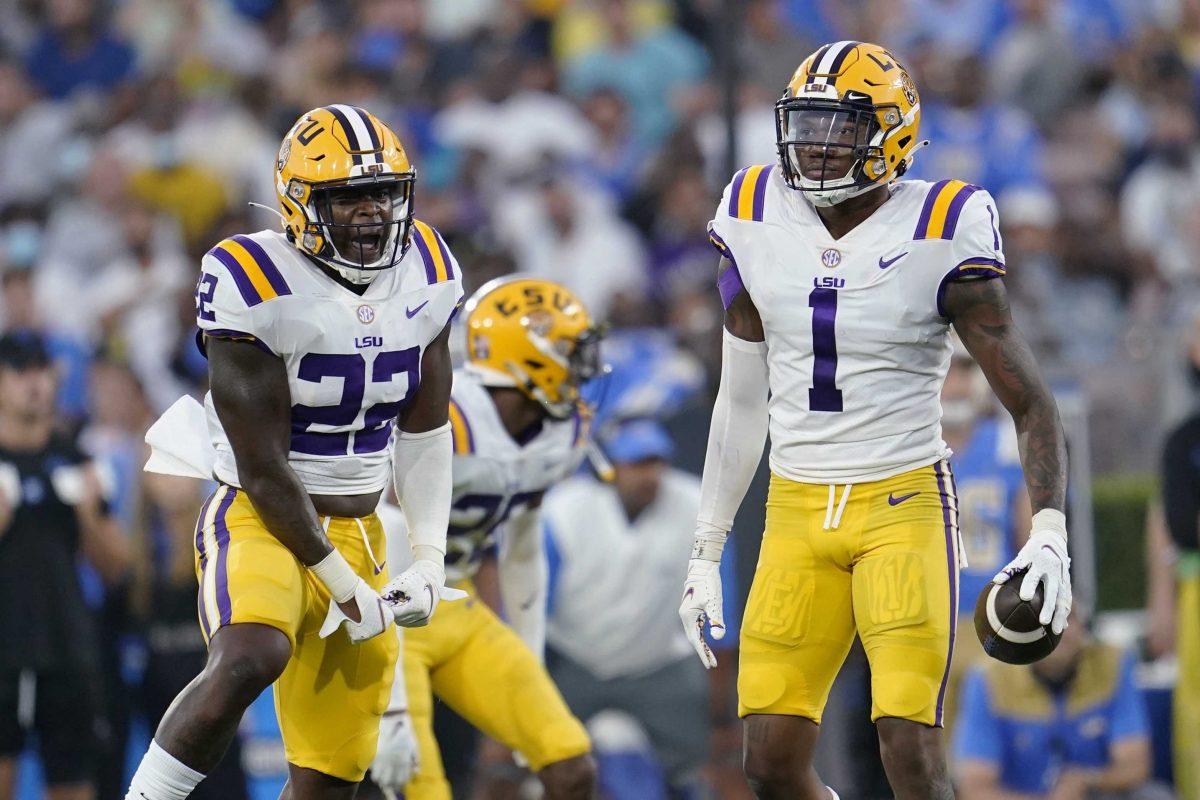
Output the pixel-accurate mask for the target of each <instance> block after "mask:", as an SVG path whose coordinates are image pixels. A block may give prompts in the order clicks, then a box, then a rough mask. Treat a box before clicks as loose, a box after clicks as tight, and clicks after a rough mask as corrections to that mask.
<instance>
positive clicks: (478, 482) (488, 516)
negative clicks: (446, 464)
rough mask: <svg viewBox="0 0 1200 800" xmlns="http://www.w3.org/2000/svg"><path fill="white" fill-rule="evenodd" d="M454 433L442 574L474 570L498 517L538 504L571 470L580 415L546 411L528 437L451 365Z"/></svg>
mask: <svg viewBox="0 0 1200 800" xmlns="http://www.w3.org/2000/svg"><path fill="white" fill-rule="evenodd" d="M450 425H451V428H452V430H453V434H454V464H453V467H452V469H451V471H452V473H453V480H454V491H453V500H452V502H451V508H450V529H449V532H448V533H447V537H446V574H447V576H448V577H449V578H450V579H451V580H462V579H465V578H469V577H471V576H472V575H474V574H475V572H476V571H477V570H478V568H479V564H480V563H481V562H482V560H483V557H484V555H485V553H486V552H487V551H488V549H489V548H490V547H491V546H492V545H493V544H494V543H495V541H496V539H495V537H496V533H497V531H498V530H499V529H500V526H501V525H502V523H504V522H505V521H506V520H507V519H509V518H510V517H512V516H513V515H515V514H519V513H523V512H525V511H528V510H530V509H532V508H536V507H538V506H540V505H541V501H542V495H544V494H545V493H546V490H547V489H549V488H550V487H551V486H553V485H554V484H556V483H558V482H559V481H561V480H563V479H564V478H567V477H569V476H570V475H572V474H573V473H574V472H575V470H576V469H578V467H579V464H580V462H581V461H582V460H583V456H584V444H585V442H586V439H587V434H588V430H587V428H588V425H587V421H586V420H585V419H584V417H583V415H582V414H580V413H578V412H577V413H576V414H575V415H574V416H573V417H572V418H571V419H566V420H555V419H550V418H548V417H547V418H546V419H545V420H544V421H543V422H542V425H541V427H540V428H538V429H536V430H535V431H533V432H531V433H530V438H529V439H528V440H526V441H524V442H517V441H514V440H513V437H512V436H510V435H509V433H508V431H507V429H505V427H504V423H503V422H502V421H501V419H500V413H499V411H497V409H496V405H495V403H494V402H492V397H491V395H490V394H489V393H488V391H487V389H486V388H484V386H483V385H482V384H481V383H480V381H479V378H478V377H477V376H475V375H474V374H473V373H471V372H469V371H467V370H463V369H459V370H455V372H454V390H453V393H452V396H451V401H450Z"/></svg>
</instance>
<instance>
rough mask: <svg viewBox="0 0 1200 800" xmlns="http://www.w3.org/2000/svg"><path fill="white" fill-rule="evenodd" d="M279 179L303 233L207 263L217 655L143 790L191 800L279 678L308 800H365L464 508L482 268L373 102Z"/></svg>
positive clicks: (221, 253) (203, 575)
mask: <svg viewBox="0 0 1200 800" xmlns="http://www.w3.org/2000/svg"><path fill="white" fill-rule="evenodd" d="M275 166H276V170H275V178H276V190H277V194H278V200H279V209H280V216H281V217H282V221H283V226H282V230H264V231H260V232H257V233H252V234H249V235H244V236H242V235H236V236H231V237H230V238H228V239H225V240H223V241H221V242H219V243H217V244H216V245H215V246H214V247H213V248H212V249H211V250H210V251H209V252H208V253H207V254H206V255H205V256H204V258H203V260H202V262H201V272H200V276H199V280H198V286H197V290H196V301H197V324H198V326H199V329H200V337H199V342H200V345H201V348H202V349H203V350H204V351H205V352H206V355H207V357H208V360H209V375H210V391H209V393H208V395H207V397H206V398H205V408H206V412H207V428H208V434H209V437H210V439H211V442H212V448H213V450H214V451H215V457H214V459H211V460H210V463H212V476H213V477H214V478H215V479H216V481H217V489H216V491H215V492H214V493H213V494H212V496H211V497H209V499H208V501H207V502H206V503H205V504H204V506H203V508H202V510H201V512H200V519H199V521H198V523H197V526H196V537H195V545H196V572H197V576H198V578H199V582H200V591H199V612H200V613H199V617H200V625H201V628H202V630H203V633H204V637H205V641H206V642H207V644H208V647H209V659H208V662H207V664H206V666H205V669H204V672H203V673H202V674H201V675H200V676H199V677H198V678H197V679H196V680H195V681H193V682H192V684H190V685H189V686H188V687H187V688H186V689H185V690H184V691H183V692H182V693H181V694H180V696H179V697H178V698H177V699H176V701H175V702H174V704H173V705H172V707H171V710H170V711H168V712H167V714H166V716H165V717H164V719H163V721H162V723H161V724H160V726H159V728H158V731H157V732H156V734H155V737H154V742H153V743H152V744H151V746H150V750H149V752H148V753H147V755H146V757H145V758H144V759H143V762H142V764H141V766H140V767H139V769H138V772H137V774H136V775H135V776H134V779H133V784H132V786H131V788H130V790H129V794H128V797H129V798H131V800H179V799H180V798H183V797H186V796H187V795H188V793H189V792H190V790H191V788H192V787H194V786H195V785H196V783H197V782H198V781H199V779H200V778H202V777H203V773H204V772H206V771H207V770H208V769H209V768H211V767H212V766H214V765H215V763H216V762H217V760H218V759H219V758H220V756H221V753H222V751H223V750H224V748H225V746H226V745H227V743H228V742H229V741H230V738H231V737H232V736H233V735H234V733H235V731H236V728H237V723H238V720H239V719H240V717H241V715H242V712H243V711H244V710H245V708H246V706H247V705H248V704H249V703H250V701H251V700H253V699H254V698H255V697H256V696H258V694H259V693H261V691H262V690H263V689H265V688H266V687H267V686H268V685H270V684H272V683H273V684H274V685H275V701H276V710H277V713H278V716H279V723H280V728H281V730H282V733H283V743H284V749H285V752H286V754H287V759H288V762H289V785H288V788H286V789H285V790H284V794H285V795H286V796H289V797H292V796H294V797H308V798H344V797H349V796H352V795H353V794H354V791H355V789H354V784H356V783H357V782H358V781H360V780H361V779H362V777H363V775H364V774H365V772H366V769H367V767H368V766H369V765H370V763H371V760H372V759H373V757H374V755H375V750H376V742H377V739H378V734H379V723H380V719H381V717H382V714H383V711H384V710H385V708H386V706H387V702H388V698H389V696H390V688H391V681H392V677H393V675H394V667H395V662H396V659H397V655H398V650H399V647H398V644H397V641H396V637H395V635H394V634H392V633H391V631H392V630H393V629H394V628H395V624H400V625H424V624H426V623H427V622H428V620H429V618H430V617H431V616H432V615H433V613H434V609H435V607H436V606H437V601H438V599H439V597H443V596H449V595H453V594H454V593H452V592H448V591H447V590H446V589H445V587H444V586H443V583H444V580H445V573H444V564H443V560H444V555H445V548H446V524H447V519H448V516H449V508H450V488H451V486H450V477H451V475H450V464H451V455H452V451H451V445H452V434H451V430H450V424H449V420H448V415H447V406H448V402H449V395H450V384H451V376H452V369H451V363H450V351H449V347H448V336H449V325H450V321H451V319H452V318H453V316H454V314H455V311H456V310H457V309H458V307H459V305H460V303H461V301H462V296H463V290H462V283H461V280H460V279H461V272H460V270H459V267H458V265H457V264H456V263H455V261H454V258H453V257H452V256H451V255H450V252H449V250H448V248H447V247H446V244H445V242H444V241H443V240H442V238H441V237H440V236H439V235H438V233H437V232H436V231H434V230H433V229H432V228H430V227H429V226H428V225H426V224H425V223H423V222H421V221H419V220H416V219H414V217H413V188H414V184H415V180H416V176H415V173H414V171H413V169H412V167H411V165H410V164H409V161H408V158H407V156H406V155H405V152H404V149H403V147H402V146H401V144H400V142H399V140H398V139H397V138H396V136H395V134H394V133H393V132H392V131H391V130H390V129H388V128H387V126H385V125H384V124H383V123H382V122H380V121H379V120H378V119H377V118H375V117H373V116H372V115H370V114H368V113H367V112H365V111H363V110H362V109H359V108H356V107H353V106H347V105H333V106H327V107H323V108H317V109H313V110H312V111H310V112H308V113H306V114H305V115H304V116H302V117H301V118H300V119H299V120H298V121H297V122H296V123H295V125H294V126H293V127H292V129H291V130H290V131H289V133H288V134H287V136H286V137H285V138H284V140H283V142H282V145H281V147H280V150H279V156H278V160H277V162H276V165H275ZM389 479H394V481H395V484H396V491H397V494H398V495H399V498H400V502H401V506H402V507H403V509H404V513H405V516H406V518H407V520H408V523H409V532H410V538H411V540H412V544H413V548H412V549H413V553H414V559H413V562H412V566H411V567H410V568H409V569H408V570H406V571H404V572H403V573H401V574H400V575H399V576H398V577H396V578H395V579H394V580H392V581H390V582H389V577H388V572H387V568H386V563H385V560H386V556H385V551H386V543H385V540H384V532H383V527H382V525H381V523H380V522H379V518H378V517H377V516H376V514H375V513H374V512H375V508H376V506H377V505H378V502H379V498H380V495H381V493H382V491H383V490H384V488H385V487H386V485H387V483H388V481H389Z"/></svg>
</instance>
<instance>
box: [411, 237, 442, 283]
mask: <svg viewBox="0 0 1200 800" xmlns="http://www.w3.org/2000/svg"><path fill="white" fill-rule="evenodd" d="M411 236H412V241H413V244H415V245H416V246H417V251H418V252H420V254H421V262H422V263H423V264H424V265H425V277H426V279H428V281H429V283H430V284H434V283H437V268H436V267H434V265H433V253H431V252H429V245H427V244H425V237H424V236H422V235H421V232H420V231H418V230H416V228H415V226H414V228H413V232H412V234H411ZM446 269H447V270H449V269H450V261H449V260H447V261H446Z"/></svg>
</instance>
